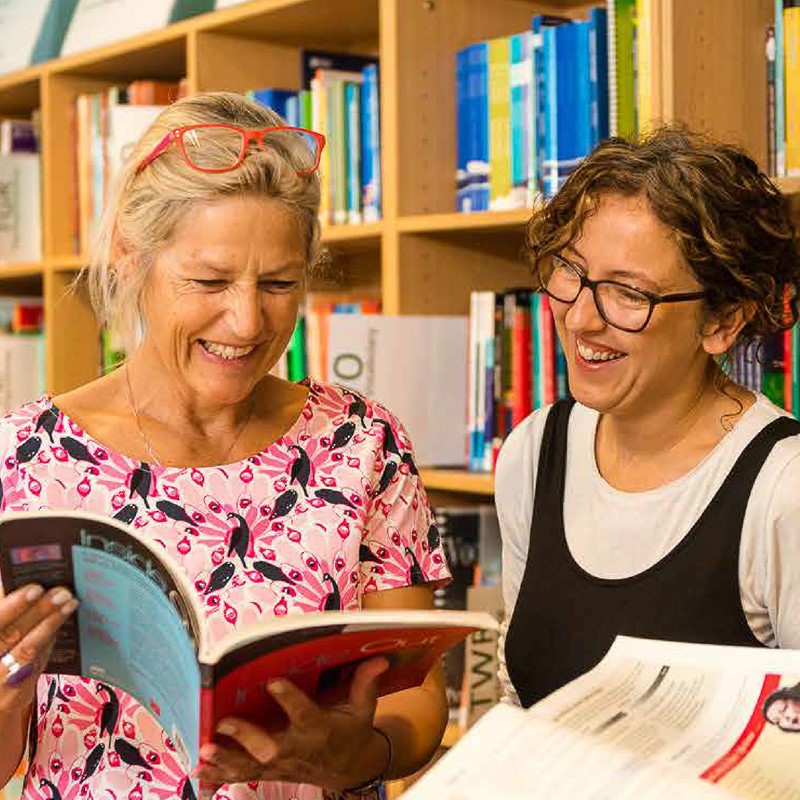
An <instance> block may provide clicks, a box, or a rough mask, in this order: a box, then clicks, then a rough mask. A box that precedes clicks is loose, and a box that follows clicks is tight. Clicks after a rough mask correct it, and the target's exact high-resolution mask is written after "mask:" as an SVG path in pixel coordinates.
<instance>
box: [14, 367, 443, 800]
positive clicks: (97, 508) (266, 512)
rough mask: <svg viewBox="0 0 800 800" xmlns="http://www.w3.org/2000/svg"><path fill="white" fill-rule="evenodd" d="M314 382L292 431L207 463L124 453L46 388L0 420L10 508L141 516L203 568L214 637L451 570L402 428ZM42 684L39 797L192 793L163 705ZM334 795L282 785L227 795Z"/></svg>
mask: <svg viewBox="0 0 800 800" xmlns="http://www.w3.org/2000/svg"><path fill="white" fill-rule="evenodd" d="M305 385H306V386H307V388H308V389H309V394H308V399H307V401H306V404H305V407H304V408H303V411H302V413H301V415H300V416H299V418H298V419H297V420H296V422H295V423H294V424H293V426H292V427H291V429H290V430H289V431H287V432H286V434H284V436H283V437H281V439H279V440H278V441H277V442H274V443H273V444H270V445H268V446H267V447H266V448H265V449H264V450H262V451H260V452H259V453H257V454H255V455H253V456H251V457H250V458H248V459H246V460H244V461H241V462H237V463H233V464H226V465H222V466H218V467H203V468H194V469H191V468H187V469H178V468H173V467H160V466H157V465H154V464H148V463H145V462H141V461H139V460H136V459H132V458H129V457H126V456H125V455H122V454H120V453H116V452H113V451H111V450H109V448H107V447H105V446H103V445H102V444H101V443H100V442H96V441H94V440H93V439H92V438H91V436H90V435H88V434H87V433H86V432H84V431H83V430H82V429H81V428H80V427H79V426H78V425H77V424H76V423H75V422H74V421H73V420H71V419H69V418H68V417H67V416H66V415H65V414H63V413H61V412H60V410H59V409H58V408H57V407H56V406H54V405H53V404H52V402H51V401H50V400H49V399H48V398H42V399H41V400H38V401H35V402H33V403H30V404H28V405H25V406H23V407H21V408H19V409H17V410H16V411H14V412H11V413H10V414H8V415H7V416H6V417H5V418H4V419H3V420H2V422H0V447H2V464H0V488H1V489H2V509H3V510H7V511H25V510H39V509H51V510H69V509H81V510H84V511H88V512H91V513H95V514H103V515H107V516H109V517H114V518H116V519H117V520H121V521H122V522H124V523H126V524H128V525H131V526H133V527H134V528H136V529H137V530H138V532H139V534H140V535H141V536H143V537H146V538H147V539H149V540H150V542H151V543H153V544H155V545H156V546H157V547H159V548H161V550H162V551H163V552H164V553H165V554H166V555H167V556H168V557H170V558H171V559H173V561H174V562H175V563H176V564H177V565H179V567H180V568H181V569H183V571H184V572H185V574H186V575H187V576H188V577H189V579H190V581H191V583H192V584H193V585H194V587H195V590H196V592H197V595H198V597H199V599H200V602H201V603H202V605H203V607H204V609H205V619H204V626H205V631H204V634H205V635H207V636H208V637H209V638H210V639H211V640H212V641H218V640H219V639H220V638H222V637H224V636H225V635H226V634H227V633H229V632H231V631H233V630H235V629H236V628H238V627H241V626H243V625H247V624H249V623H252V622H256V621H259V620H262V621H263V620H264V619H266V618H269V617H270V616H283V615H286V614H302V613H309V612H320V611H326V610H338V609H343V610H347V609H356V608H359V607H360V605H361V599H362V597H363V595H364V594H365V593H368V592H377V591H381V590H385V589H392V588H396V587H403V586H410V585H412V584H419V583H432V584H438V583H441V582H443V581H446V580H447V579H448V578H449V573H448V569H447V565H446V563H445V559H444V556H443V553H442V550H441V547H440V546H439V541H438V539H435V540H434V539H432V537H431V535H430V529H431V526H432V524H433V523H432V519H431V513H430V510H429V507H428V503H427V499H426V497H425V492H424V489H423V488H422V485H421V483H420V481H419V477H418V474H417V470H416V467H415V466H414V461H413V455H412V452H411V443H410V442H409V439H408V435H407V434H406V431H405V430H404V429H403V427H402V425H401V424H400V423H399V422H398V421H397V420H396V419H395V418H394V417H393V416H392V415H391V414H390V413H389V412H388V411H387V410H386V409H385V408H383V407H382V406H380V405H378V404H376V403H372V402H370V401H369V400H365V399H364V398H362V397H360V396H357V395H354V394H352V393H351V392H345V391H344V390H342V389H340V388H338V387H335V386H332V385H327V384H320V383H316V382H311V381H307V382H306V383H305ZM433 542H435V546H434V547H431V543H433ZM37 689H38V701H37V708H36V719H35V726H36V729H35V735H34V739H35V740H36V745H35V748H34V750H33V752H32V753H31V763H30V768H29V771H28V776H27V779H26V782H25V789H24V792H23V798H24V800H50V798H62V800H75V799H76V798H88V797H95V798H100V797H116V798H120V800H121V799H122V798H130V800H151V799H152V800H156V799H157V800H166V799H167V798H175V797H181V798H189V797H191V796H193V793H192V790H191V784H189V783H187V775H186V772H185V771H184V769H183V767H182V765H181V763H180V761H179V759H178V757H177V753H176V751H175V746H174V744H173V743H172V742H171V741H170V740H169V738H168V737H167V736H166V734H165V733H164V731H163V730H162V729H161V727H160V726H159V725H158V722H157V718H156V716H154V714H153V713H152V712H153V711H154V710H152V709H151V710H147V709H144V708H142V707H141V706H140V705H139V704H138V703H137V702H136V701H135V700H134V699H133V698H132V697H130V696H129V695H126V694H125V693H124V692H122V691H120V690H117V689H115V688H114V687H112V686H109V685H108V684H105V683H101V682H98V681H94V680H90V679H83V678H75V677H71V676H63V675H62V676H58V675H43V676H42V677H41V679H40V681H39V685H38V687H37ZM323 797H324V793H323V792H322V790H321V789H318V788H315V787H311V786H303V785H297V784H275V783H251V784H236V785H231V786H223V787H222V788H221V789H220V790H219V791H218V792H217V794H216V798H217V800H255V798H259V800H266V799H267V798H268V799H269V800H290V798H296V800H321V799H322V798H323Z"/></svg>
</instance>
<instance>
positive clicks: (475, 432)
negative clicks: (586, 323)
mask: <svg viewBox="0 0 800 800" xmlns="http://www.w3.org/2000/svg"><path fill="white" fill-rule="evenodd" d="M467 380H468V387H469V389H468V397H467V407H468V410H467V430H468V432H469V435H468V440H469V468H470V469H471V470H477V471H486V472H488V471H491V469H492V467H493V466H494V461H495V459H496V457H497V454H498V452H499V450H500V446H501V445H502V443H503V441H504V440H505V438H506V437H507V436H508V434H509V433H510V432H511V430H512V428H514V427H515V426H516V425H518V424H519V423H520V422H522V420H523V419H525V417H526V416H528V414H530V413H531V411H533V410H534V409H536V408H541V407H542V406H545V405H548V404H549V403H553V402H555V400H557V399H559V398H561V397H566V396H567V393H568V386H567V368H566V361H565V359H564V353H563V351H562V349H561V345H560V342H559V340H558V337H557V336H556V333H555V329H554V326H553V314H552V310H551V308H550V300H549V298H548V297H547V295H544V294H539V293H537V292H533V291H531V290H530V289H516V290H511V291H507V292H501V293H495V292H472V294H471V295H470V329H469V362H468V378H467Z"/></svg>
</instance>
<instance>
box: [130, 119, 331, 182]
mask: <svg viewBox="0 0 800 800" xmlns="http://www.w3.org/2000/svg"><path fill="white" fill-rule="evenodd" d="M198 128H225V129H226V130H230V131H236V132H237V133H240V134H241V135H242V149H241V151H240V153H239V157H238V158H237V159H236V163H235V164H232V165H231V166H229V167H222V168H219V169H206V168H204V167H198V166H197V164H195V163H194V162H193V161H192V159H191V158H190V157H189V154H188V153H187V152H186V147H185V145H184V143H183V137H184V136H185V135H186V134H187V133H188V132H189V131H193V130H197V129H198ZM276 131H295V132H297V133H303V134H306V135H307V136H310V137H311V138H312V139H314V140H316V143H317V150H316V160H315V161H314V165H313V166H311V167H309V168H308V169H298V170H297V174H298V175H311V174H312V173H313V172H315V171H316V170H317V168H318V167H319V162H320V158H321V156H322V150H323V148H324V147H325V137H324V136H323V135H322V134H321V133H317V132H316V131H311V130H308V129H307V128H296V127H293V126H290V125H273V126H271V127H269V128H259V129H248V128H240V127H238V126H237V125H228V124H227V123H224V122H205V123H201V124H199V125H185V126H184V127H182V128H174V129H173V130H171V131H170V132H169V133H168V134H167V135H166V136H165V137H164V138H163V139H162V140H161V141H160V142H159V143H158V144H157V145H156V146H155V147H154V148H153V149H152V151H151V152H150V154H149V155H147V156H145V157H144V158H143V159H142V160H141V162H140V163H139V166H138V167H137V168H136V174H137V175H138V174H139V173H140V172H141V171H142V170H144V169H146V168H147V167H148V166H150V164H152V163H153V162H154V161H155V160H156V159H157V158H158V157H159V156H160V155H161V154H162V153H163V152H164V151H165V150H166V149H167V148H168V147H169V146H170V145H171V144H178V146H179V147H180V149H181V155H182V156H183V160H184V161H185V162H186V163H187V164H188V165H189V166H190V167H191V168H192V169H194V170H197V172H230V171H231V170H232V169H236V167H238V166H239V165H240V164H241V163H242V161H244V157H245V155H246V154H247V148H248V147H249V146H250V142H256V144H258V145H259V147H262V148H263V147H264V137H265V136H266V135H267V134H268V133H275V132H276Z"/></svg>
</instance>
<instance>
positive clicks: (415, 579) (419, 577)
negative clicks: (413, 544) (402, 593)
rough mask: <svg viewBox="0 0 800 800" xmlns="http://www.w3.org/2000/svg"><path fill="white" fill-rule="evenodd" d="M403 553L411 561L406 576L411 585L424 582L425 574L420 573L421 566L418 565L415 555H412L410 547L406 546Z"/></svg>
mask: <svg viewBox="0 0 800 800" xmlns="http://www.w3.org/2000/svg"><path fill="white" fill-rule="evenodd" d="M405 553H406V555H407V556H408V558H409V560H410V561H411V569H410V570H409V572H408V577H409V578H410V580H411V585H412V586H419V584H421V583H425V576H424V575H423V574H422V567H420V565H419V561H417V557H416V556H415V555H414V553H413V551H412V550H411V548H410V547H406V548H405Z"/></svg>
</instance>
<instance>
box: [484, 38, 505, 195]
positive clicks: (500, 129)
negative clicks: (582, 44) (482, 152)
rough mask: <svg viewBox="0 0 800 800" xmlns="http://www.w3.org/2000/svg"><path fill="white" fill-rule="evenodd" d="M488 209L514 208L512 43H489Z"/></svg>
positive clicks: (498, 40) (501, 39)
mask: <svg viewBox="0 0 800 800" xmlns="http://www.w3.org/2000/svg"><path fill="white" fill-rule="evenodd" d="M488 44H489V48H488V50H489V76H488V77H489V208H490V209H493V210H494V209H502V208H510V207H511V66H510V64H511V40H510V39H509V38H508V37H502V38H499V39H491V40H490V41H489V43H488Z"/></svg>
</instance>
